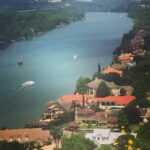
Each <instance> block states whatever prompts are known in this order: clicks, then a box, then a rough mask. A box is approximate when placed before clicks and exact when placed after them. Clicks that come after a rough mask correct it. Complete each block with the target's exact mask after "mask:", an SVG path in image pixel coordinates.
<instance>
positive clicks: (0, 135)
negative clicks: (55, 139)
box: [0, 128, 52, 143]
mask: <svg viewBox="0 0 150 150" xmlns="http://www.w3.org/2000/svg"><path fill="white" fill-rule="evenodd" d="M49 139H52V137H51V136H50V133H49V131H48V130H42V129H41V128H31V129H27V128H26V129H12V130H0V141H4V140H5V141H8V142H11V141H18V142H20V143H26V142H37V141H38V140H40V141H43V142H48V141H49Z"/></svg>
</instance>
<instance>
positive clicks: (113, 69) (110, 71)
mask: <svg viewBox="0 0 150 150" xmlns="http://www.w3.org/2000/svg"><path fill="white" fill-rule="evenodd" d="M102 73H103V74H109V73H117V74H119V75H122V74H123V71H122V70H118V69H115V68H113V67H107V68H105V69H104V70H103V71H102Z"/></svg>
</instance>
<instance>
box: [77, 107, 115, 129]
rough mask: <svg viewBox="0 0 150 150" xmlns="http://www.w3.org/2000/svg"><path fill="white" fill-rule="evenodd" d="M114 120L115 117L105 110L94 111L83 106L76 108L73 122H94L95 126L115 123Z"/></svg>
mask: <svg viewBox="0 0 150 150" xmlns="http://www.w3.org/2000/svg"><path fill="white" fill-rule="evenodd" d="M116 121H117V118H116V117H115V116H114V115H111V114H109V113H107V112H106V111H101V112H95V111H94V110H91V109H89V108H83V109H80V110H76V112H75V122H77V123H81V124H82V123H84V124H95V125H97V126H101V125H110V124H111V125H112V124H115V123H116Z"/></svg>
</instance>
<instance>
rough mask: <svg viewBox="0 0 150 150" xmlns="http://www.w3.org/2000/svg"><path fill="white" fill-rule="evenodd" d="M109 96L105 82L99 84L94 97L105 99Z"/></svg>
mask: <svg viewBox="0 0 150 150" xmlns="http://www.w3.org/2000/svg"><path fill="white" fill-rule="evenodd" d="M108 95H110V89H109V88H108V87H107V85H106V83H105V82H101V83H100V84H99V86H98V88H97V91H96V97H105V96H108Z"/></svg>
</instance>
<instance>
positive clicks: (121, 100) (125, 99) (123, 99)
mask: <svg viewBox="0 0 150 150" xmlns="http://www.w3.org/2000/svg"><path fill="white" fill-rule="evenodd" d="M135 99H136V97H135V96H129V95H125V96H107V97H98V98H93V99H92V100H93V102H109V101H111V102H116V104H118V105H127V104H129V103H130V102H131V101H133V100H135Z"/></svg>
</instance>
